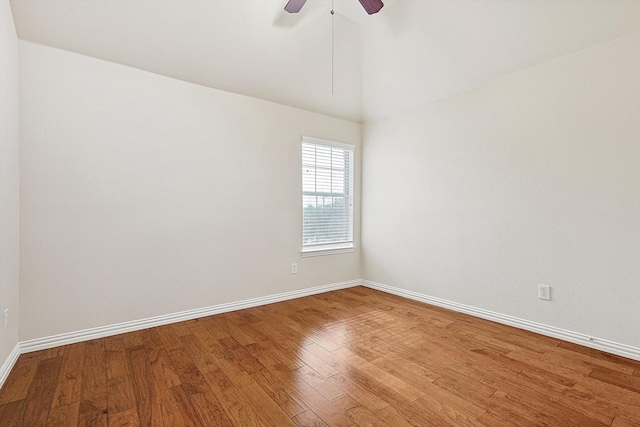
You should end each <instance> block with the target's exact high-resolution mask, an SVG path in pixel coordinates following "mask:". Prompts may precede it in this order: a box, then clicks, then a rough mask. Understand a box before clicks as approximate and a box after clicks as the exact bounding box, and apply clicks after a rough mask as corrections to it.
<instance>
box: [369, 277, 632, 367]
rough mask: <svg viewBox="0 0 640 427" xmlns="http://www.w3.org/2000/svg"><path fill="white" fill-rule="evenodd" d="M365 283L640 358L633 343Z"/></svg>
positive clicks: (438, 304)
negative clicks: (611, 339) (606, 338)
mask: <svg viewBox="0 0 640 427" xmlns="http://www.w3.org/2000/svg"><path fill="white" fill-rule="evenodd" d="M362 285H363V286H366V287H368V288H371V289H376V290H378V291H382V292H387V293H390V294H394V295H398V296H401V297H405V298H409V299H412V300H416V301H420V302H425V303H427V304H432V305H436V306H438V307H443V308H448V309H449V310H453V311H457V312H460V313H465V314H470V315H471V316H475V317H480V318H482V319H487V320H491V321H493V322H497V323H502V324H504V325H509V326H513V327H516V328H520V329H525V330H527V331H531V332H536V333H538V334H541V335H546V336H549V337H552V338H558V339H561V340H564V341H569V342H572V343H575V344H580V345H583V346H585V347H590V348H594V349H596V350H602V351H606V352H607V353H612V354H617V355H618V356H623V357H628V358H629V359H634V360H639V361H640V348H638V347H632V346H630V345H626V344H620V343H617V342H613V341H609V340H605V339H602V338H596V337H593V336H589V335H585V334H581V333H578V332H573V331H568V330H566V329H561V328H556V327H555V326H549V325H544V324H542V323H537V322H532V321H530V320H526V319H520V318H518V317H514V316H509V315H506V314H501V313H496V312H493V311H489V310H484V309H482V308H476V307H472V306H470V305H465V304H459V303H457V302H453V301H447V300H444V299H441V298H435V297H431V296H429V295H424V294H420V293H418V292H413V291H408V290H406V289H401V288H396V287H394V286H389V285H384V284H382V283H376V282H371V281H368V280H363V281H362Z"/></svg>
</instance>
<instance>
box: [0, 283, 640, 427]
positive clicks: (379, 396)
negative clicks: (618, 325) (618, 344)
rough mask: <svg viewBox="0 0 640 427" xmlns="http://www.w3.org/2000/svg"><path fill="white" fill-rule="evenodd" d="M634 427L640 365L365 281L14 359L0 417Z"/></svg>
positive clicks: (73, 422) (122, 422) (98, 422)
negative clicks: (385, 290)
mask: <svg viewBox="0 0 640 427" xmlns="http://www.w3.org/2000/svg"><path fill="white" fill-rule="evenodd" d="M542 425H544V426H580V427H588V426H617V427H621V426H640V362H637V361H633V360H629V359H625V358H623V357H619V356H614V355H610V354H606V353H603V352H600V351H596V350H592V349H589V348H585V347H581V346H578V345H575V344H570V343H567V342H563V341H559V340H555V339H552V338H548V337H544V336H541V335H536V334H533V333H530V332H526V331H522V330H519V329H514V328H511V327H508V326H504V325H500V324H496V323H492V322H489V321H485V320H482V319H477V318H474V317H471V316H467V315H463V314H459V313H455V312H451V311H448V310H444V309H441V308H437V307H433V306H430V305H426V304H422V303H418V302H415V301H411V300H407V299H403V298H400V297H396V296H393V295H388V294H385V293H382V292H378V291H374V290H371V289H367V288H361V287H356V288H351V289H345V290H340V291H335V292H329V293H325V294H321V295H316V296H311V297H306V298H301V299H296V300H291V301H286V302H280V303H276V304H271V305H266V306H262V307H256V308H251V309H247V310H242V311H236V312H231V313H226V314H221V315H217V316H210V317H205V318H201V319H197V320H191V321H187V322H182V323H177V324H173V325H167V326H162V327H157V328H151V329H146V330H143V331H138V332H132V333H128V334H122V335H117V336H112V337H108V338H103V339H97V340H93V341H88V342H83V343H79V344H73V345H68V346H64V347H57V348H54V349H50V350H44V351H39V352H34V353H29V354H24V355H22V356H20V358H19V360H18V361H17V363H16V365H15V367H14V369H13V371H12V372H11V374H10V376H9V378H8V379H7V381H6V383H5V385H4V387H3V388H2V390H0V426H3V427H9V426H28V427H37V426H51V427H53V426H63V427H72V426H81V427H84V426H96V427H98V426H105V427H106V426H110V427H123V426H142V427H147V426H159V427H160V426H161V427H170V426H242V427H250V426H265V427H274V426H277V427H281V426H315V427H319V426H361V427H365V426H392V427H408V426H491V427H500V426H542Z"/></svg>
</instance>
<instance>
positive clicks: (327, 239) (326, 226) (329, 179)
mask: <svg viewBox="0 0 640 427" xmlns="http://www.w3.org/2000/svg"><path fill="white" fill-rule="evenodd" d="M353 154H354V147H353V146H352V145H347V144H342V143H337V142H331V141H324V140H318V139H315V138H308V137H304V138H303V139H302V250H303V252H304V251H313V250H318V249H331V248H337V247H349V246H352V245H353Z"/></svg>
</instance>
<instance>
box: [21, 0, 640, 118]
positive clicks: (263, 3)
mask: <svg viewBox="0 0 640 427" xmlns="http://www.w3.org/2000/svg"><path fill="white" fill-rule="evenodd" d="M285 4H286V0H200V1H192V0H167V1H162V0H128V1H123V0H73V1H66V0H64V1H63V0H49V1H43V0H12V1H11V8H12V11H13V15H14V20H15V25H16V29H17V32H18V36H19V37H20V38H21V39H23V40H28V41H32V42H37V43H42V44H45V45H48V46H53V47H57V48H61V49H66V50H70V51H73V52H77V53H81V54H85V55H89V56H93V57H96V58H100V59H105V60H108V61H112V62H116V63H120V64H124V65H128V66H132V67H136V68H140V69H143V70H147V71H151V72H154V73H158V74H162V75H166V76H170V77H174V78H178V79H182V80H186V81H189V82H193V83H197V84H200V85H204V86H210V87H213V88H217V89H222V90H226V91H231V92H236V93H240V94H245V95H250V96H254V97H258V98H263V99H267V100H270V101H275V102H279V103H282V104H286V105H292V106H295V107H299V108H303V109H306V110H310V111H315V112H319V113H323V114H327V115H330V116H335V117H341V118H345V119H349V120H354V121H362V120H364V121H367V120H373V119H378V118H382V117H387V116H390V115H393V114H397V113H399V112H402V111H406V110H409V109H412V108H415V107H418V106H421V105H424V104H426V103H428V102H431V101H434V100H436V99H439V98H443V97H446V96H450V95H452V94H455V93H458V92H461V91H464V90H467V89H470V88H473V87H475V86H478V85H480V84H483V83H486V82H487V81H490V80H493V79H496V78H498V77H500V76H502V75H505V74H508V73H512V72H515V71H518V70H520V69H523V68H526V67H529V66H532V65H535V64H537V63H541V62H544V61H548V60H550V59H553V58H555V57H558V56H561V55H565V54H568V53H571V52H574V51H577V50H580V49H583V48H585V47H588V46H592V45H594V44H597V43H601V42H604V41H607V40H611V39H614V38H617V37H620V36H623V35H626V34H629V33H631V32H635V31H640V1H638V0H628V1H622V0H621V1H618V0H594V1H590V0H531V1H524V0H511V1H505V0H497V1H495V0H491V1H482V0H458V1H452V0H439V1H435V0H434V1H430V0H414V1H411V0H386V1H385V7H384V8H383V9H382V10H381V11H380V13H378V14H377V15H372V16H368V15H367V14H366V13H365V12H364V10H362V8H361V6H360V4H359V3H358V2H357V1H356V0H335V10H336V15H335V45H334V46H335V56H334V93H333V94H332V93H331V86H332V85H331V74H332V71H331V15H330V14H329V10H330V9H331V0H309V1H308V2H307V4H306V5H305V7H304V8H303V9H302V11H301V12H300V14H298V15H289V14H287V13H286V12H284V11H283V10H282V8H283V7H284V5H285Z"/></svg>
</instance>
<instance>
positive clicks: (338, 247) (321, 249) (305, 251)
mask: <svg viewBox="0 0 640 427" xmlns="http://www.w3.org/2000/svg"><path fill="white" fill-rule="evenodd" d="M304 144H313V145H320V146H325V147H331V148H339V149H342V150H346V151H349V152H350V155H349V160H348V161H349V165H348V169H349V170H348V174H349V175H348V179H349V183H348V185H347V186H346V188H345V191H346V196H345V198H346V199H347V201H348V204H349V210H348V222H349V231H348V239H347V241H344V242H337V243H325V244H314V245H305V243H304V239H303V236H304V197H305V195H309V194H308V193H309V192H305V191H304V175H301V177H300V178H301V179H300V184H301V190H302V191H301V201H302V202H303V203H302V207H301V209H302V212H301V221H300V226H301V230H300V231H301V233H300V234H301V237H300V241H301V249H300V254H301V256H302V257H310V256H319V255H333V254H341V253H349V252H353V251H355V248H356V247H355V243H354V215H353V212H354V199H355V198H354V188H355V185H354V181H355V170H354V165H355V151H356V150H355V149H356V147H355V145H352V144H345V143H343V142H337V141H330V140H326V139H320V138H313V137H309V136H303V137H302V141H301V143H300V149H301V153H300V164H301V165H300V166H301V167H300V170H301V171H302V170H303V169H304V164H303V153H304V151H303V146H304ZM305 193H307V194H305ZM312 193H319V192H317V191H314V192H312Z"/></svg>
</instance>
